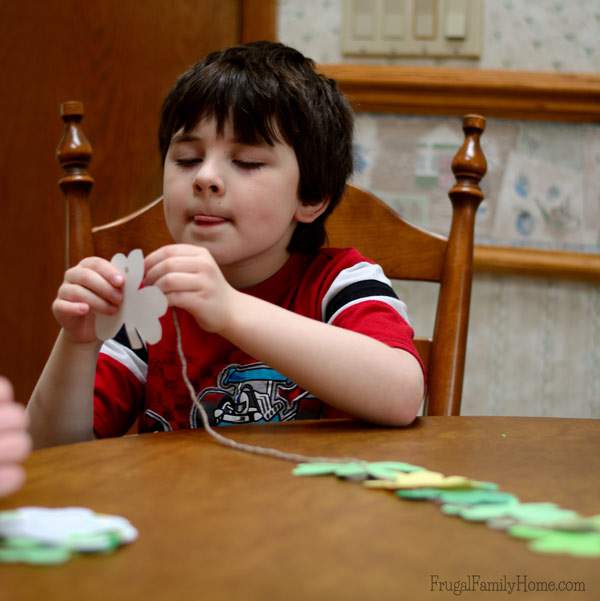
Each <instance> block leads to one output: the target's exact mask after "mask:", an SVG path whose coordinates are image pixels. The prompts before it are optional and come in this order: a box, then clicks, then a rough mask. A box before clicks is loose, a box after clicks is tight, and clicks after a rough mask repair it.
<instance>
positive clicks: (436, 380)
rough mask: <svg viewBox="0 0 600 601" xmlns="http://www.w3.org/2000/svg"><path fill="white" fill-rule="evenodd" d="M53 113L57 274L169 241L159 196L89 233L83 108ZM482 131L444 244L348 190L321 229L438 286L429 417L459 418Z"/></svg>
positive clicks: (400, 275)
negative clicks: (58, 123) (61, 262)
mask: <svg viewBox="0 0 600 601" xmlns="http://www.w3.org/2000/svg"><path fill="white" fill-rule="evenodd" d="M61 115H62V118H63V121H64V124H65V130H64V134H63V137H62V139H61V141H60V143H59V146H58V150H57V156H58V160H59V162H60V164H61V165H62V167H63V169H64V172H65V174H64V176H63V177H62V178H61V179H60V181H59V185H60V187H61V189H62V191H63V193H64V196H65V199H66V216H67V217H66V221H67V224H66V229H67V231H66V249H65V262H66V266H70V265H75V264H76V263H78V262H79V261H80V260H81V259H83V258H84V257H87V256H91V255H96V256H100V257H104V258H107V259H110V258H111V257H112V256H113V255H114V254H115V253H116V252H125V253H126V252H128V251H129V250H132V249H134V248H141V249H142V250H143V252H144V254H145V255H146V254H148V253H150V252H151V251H153V250H155V249H157V248H159V247H161V246H163V245H165V244H170V243H172V242H173V240H172V238H171V235H170V234H169V231H168V230H167V227H166V224H165V221H164V216H163V209H162V198H157V199H155V200H154V201H152V202H151V203H149V204H148V205H146V206H144V207H142V208H141V209H139V210H138V211H135V212H134V213H131V214H130V215H128V216H126V217H123V218H121V219H118V220H116V221H113V222H111V223H107V224H104V225H99V226H92V222H91V212H90V206H89V195H90V191H91V188H92V186H93V183H94V180H93V179H92V177H91V176H90V174H89V173H88V170H87V169H88V166H89V163H90V160H91V157H92V148H91V145H90V144H89V142H88V141H87V139H86V137H85V134H84V133H83V131H82V129H81V120H82V118H83V105H82V103H81V102H77V101H69V102H65V103H63V104H62V105H61ZM484 127H485V119H484V118H483V117H481V116H479V115H467V116H465V117H464V119H463V130H464V132H465V140H464V143H463V145H462V147H461V148H460V149H459V150H458V152H457V153H456V155H455V157H454V160H453V162H452V171H453V173H454V175H455V178H456V183H455V185H454V186H453V187H452V188H451V190H450V191H449V193H448V194H449V197H450V200H451V202H452V225H451V228H450V234H449V236H448V238H445V237H443V236H438V235H436V234H432V233H430V232H427V231H425V230H422V229H420V228H417V227H415V226H413V225H411V224H409V223H407V222H406V221H404V220H403V219H402V218H401V217H400V216H399V215H398V214H397V213H396V212H395V211H393V210H392V209H391V208H390V207H389V206H388V205H386V204H385V203H384V202H383V201H382V200H380V199H378V198H377V197H375V196H373V195H372V194H370V193H368V192H365V191H364V190H360V189H359V188H356V187H354V186H350V185H349V186H347V189H346V192H345V194H344V198H343V199H342V202H340V204H339V206H338V207H337V208H336V210H335V211H334V212H333V214H332V215H331V217H330V218H329V221H328V222H327V234H328V243H329V245H330V246H333V247H355V248H357V249H358V250H359V251H361V252H362V253H363V254H364V255H365V256H367V257H369V258H371V259H373V260H374V261H375V262H377V263H379V264H380V265H381V266H382V268H383V270H384V272H385V273H386V275H387V276H388V277H390V278H392V279H400V280H421V281H429V282H438V283H439V284H440V290H439V295H438V304H437V312H436V319H435V325H434V331H433V337H432V339H431V340H429V339H417V340H416V345H417V348H418V350H419V353H420V354H421V357H422V359H423V361H424V363H425V366H426V368H427V397H426V406H425V411H426V413H427V414H428V415H458V414H459V413H460V401H461V395H462V382H463V374H464V363H465V354H466V343H467V329H468V322H469V305H470V297H471V279H472V265H473V239H474V225H475V213H476V211H477V207H478V205H479V203H480V202H481V200H482V199H483V194H482V192H481V189H480V188H479V181H480V180H481V178H482V177H483V175H484V174H485V171H486V161H485V156H484V155H483V152H482V150H481V147H480V145H479V137H480V135H481V133H482V132H483V130H484Z"/></svg>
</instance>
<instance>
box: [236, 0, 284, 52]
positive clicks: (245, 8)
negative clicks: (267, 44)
mask: <svg viewBox="0 0 600 601" xmlns="http://www.w3.org/2000/svg"><path fill="white" fill-rule="evenodd" d="M241 14H242V18H241V31H240V40H241V42H243V43H246V42H254V41H257V40H272V41H276V40H277V0H241Z"/></svg>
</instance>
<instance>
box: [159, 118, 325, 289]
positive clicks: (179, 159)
mask: <svg viewBox="0 0 600 601" xmlns="http://www.w3.org/2000/svg"><path fill="white" fill-rule="evenodd" d="M298 180H299V169H298V161H297V160H296V155H295V153H294V150H293V149H292V148H291V147H290V146H288V145H287V144H282V143H276V144H275V145H274V146H269V145H267V144H262V145H258V146H249V145H244V144H240V143H239V142H238V141H237V140H236V139H235V137H234V133H233V129H232V127H231V125H230V124H229V123H228V124H226V127H225V129H224V132H223V135H222V136H219V135H217V128H216V121H215V120H214V119H204V120H202V121H200V122H199V123H198V124H197V125H196V126H195V127H194V129H192V130H191V131H189V132H185V133H184V132H183V131H179V132H177V133H176V134H175V135H174V136H173V139H172V140H171V145H170V146H169V151H168V153H167V156H166V158H165V164H164V177H163V194H164V210H165V217H166V221H167V225H168V227H169V230H170V232H171V235H172V236H173V238H174V239H175V241H176V242H183V243H187V244H195V245H198V246H203V247H205V248H207V249H208V250H209V251H210V253H211V254H212V256H213V258H214V259H215V260H216V262H217V264H218V265H219V266H220V268H221V270H222V271H223V273H224V275H225V277H226V278H227V279H228V280H229V282H230V283H231V284H232V285H234V286H237V287H245V286H249V285H252V284H255V283H257V282H259V281H262V280H264V279H265V278H267V277H269V276H270V275H272V274H273V273H275V271H277V270H278V269H279V268H280V267H281V266H282V265H283V264H284V263H285V261H286V260H287V257H288V252H287V251H286V248H287V246H288V243H289V241H290V239H291V236H292V233H293V231H294V228H295V226H296V222H297V220H301V221H307V220H310V221H312V219H314V218H316V215H315V217H312V213H311V211H309V210H308V209H312V212H315V211H314V209H315V207H306V206H303V205H302V204H301V203H300V201H299V199H298V196H297V190H298ZM307 213H311V217H310V218H308V219H307V217H306V214H307Z"/></svg>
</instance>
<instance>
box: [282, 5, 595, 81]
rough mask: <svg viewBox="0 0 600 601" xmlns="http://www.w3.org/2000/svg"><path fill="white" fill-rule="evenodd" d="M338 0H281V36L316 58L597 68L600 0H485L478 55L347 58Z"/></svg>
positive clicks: (550, 68) (323, 60) (541, 68)
mask: <svg viewBox="0 0 600 601" xmlns="http://www.w3.org/2000/svg"><path fill="white" fill-rule="evenodd" d="M341 15H342V0H279V23H278V27H279V39H280V40H281V41H283V42H285V43H286V44H290V45H291V46H294V47H295V48H298V50H300V51H301V52H303V53H304V54H306V55H308V56H310V57H311V58H313V59H314V60H315V61H316V62H319V63H341V62H352V63H356V62H363V63H369V62H377V63H386V64H403V65H409V64H418V65H441V64H443V65H445V66H469V67H481V68H483V69H519V70H524V71H527V70H531V71H581V72H592V73H598V72H600V1H599V0H535V1H532V0H484V22H483V27H484V43H483V52H482V56H481V59H480V60H479V61H473V60H447V59H437V60H436V59H407V58H404V59H399V58H396V59H376V58H375V59H370V58H367V59H357V58H356V57H348V58H345V57H343V56H342V54H341V50H340V47H341V46H340V30H341Z"/></svg>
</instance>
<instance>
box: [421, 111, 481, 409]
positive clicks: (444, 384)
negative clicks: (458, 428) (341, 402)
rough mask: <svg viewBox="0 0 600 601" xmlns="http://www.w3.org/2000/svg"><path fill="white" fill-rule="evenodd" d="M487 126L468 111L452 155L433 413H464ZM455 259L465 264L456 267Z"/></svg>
mask: <svg viewBox="0 0 600 601" xmlns="http://www.w3.org/2000/svg"><path fill="white" fill-rule="evenodd" d="M484 129H485V118H484V117H481V116H480V115H465V117H464V118H463V131H464V132H465V140H464V142H463V145H462V146H461V148H460V149H459V150H458V151H457V153H456V155H455V156H454V159H453V161H452V172H453V173H454V176H455V178H456V183H455V184H454V186H453V187H452V188H451V189H450V191H449V192H448V196H449V197H450V200H451V201H452V209H453V210H452V224H451V226H450V234H449V236H448V246H447V248H446V256H445V260H444V272H443V274H442V282H441V284H442V285H441V287H440V295H439V298H438V306H437V316H436V321H435V331H434V333H433V337H434V339H435V338H436V337H437V336H438V335H439V333H440V332H444V335H443V336H442V337H441V339H443V340H444V344H440V345H434V347H433V349H432V354H431V364H430V370H431V372H432V373H435V377H434V378H432V379H431V384H430V388H429V394H428V406H427V413H428V414H429V415H459V413H460V402H461V396H462V384H463V375H464V368H465V354H466V353H465V350H466V344H467V331H468V325H469V305H470V299H471V280H472V266H473V234H472V232H473V228H474V225H475V215H476V213H477V207H478V206H479V203H480V202H481V201H482V200H483V192H482V191H481V188H480V187H479V182H480V180H481V178H482V177H483V176H484V175H485V172H486V170H487V163H486V160H485V155H484V154H483V151H482V150H481V146H480V144H479V139H480V136H481V134H482V133H483V130H484ZM456 265H462V266H463V268H462V269H455V268H453V267H455V266H456ZM459 349H462V352H461V351H460V350H459ZM448 399H450V402H448Z"/></svg>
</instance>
